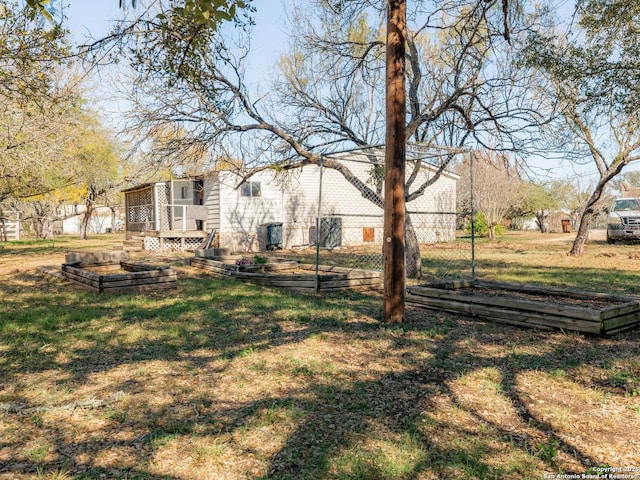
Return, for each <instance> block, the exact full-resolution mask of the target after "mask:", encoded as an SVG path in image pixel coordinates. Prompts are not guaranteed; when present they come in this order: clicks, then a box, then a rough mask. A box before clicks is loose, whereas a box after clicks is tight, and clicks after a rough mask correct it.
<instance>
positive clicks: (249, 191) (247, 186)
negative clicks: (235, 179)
mask: <svg viewBox="0 0 640 480" xmlns="http://www.w3.org/2000/svg"><path fill="white" fill-rule="evenodd" d="M240 195H242V196H243V197H261V196H262V189H261V188H260V182H244V183H243V184H242V185H240Z"/></svg>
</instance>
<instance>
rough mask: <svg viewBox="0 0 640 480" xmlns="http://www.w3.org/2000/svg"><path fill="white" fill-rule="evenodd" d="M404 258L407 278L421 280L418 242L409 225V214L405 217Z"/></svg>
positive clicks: (411, 225) (410, 224) (420, 259)
mask: <svg viewBox="0 0 640 480" xmlns="http://www.w3.org/2000/svg"><path fill="white" fill-rule="evenodd" d="M405 236H406V240H405V256H406V264H405V268H406V272H407V278H422V257H421V256H420V242H419V241H418V236H417V235H416V231H415V229H414V228H413V224H412V223H411V217H410V216H409V214H407V216H406V217H405Z"/></svg>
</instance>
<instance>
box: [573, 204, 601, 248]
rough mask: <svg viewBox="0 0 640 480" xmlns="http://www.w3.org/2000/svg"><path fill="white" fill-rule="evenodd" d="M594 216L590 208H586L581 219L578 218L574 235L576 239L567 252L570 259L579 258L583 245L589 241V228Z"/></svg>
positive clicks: (593, 211)
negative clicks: (578, 223) (576, 230)
mask: <svg viewBox="0 0 640 480" xmlns="http://www.w3.org/2000/svg"><path fill="white" fill-rule="evenodd" d="M595 215H596V212H595V210H594V209H593V208H592V207H590V208H587V209H586V210H585V211H584V213H583V214H582V217H581V218H580V226H579V227H578V233H577V234H576V238H575V239H574V240H573V245H572V246H571V250H569V252H568V253H567V255H569V256H572V257H579V256H581V255H582V254H583V253H584V245H585V243H587V240H588V239H589V228H590V227H591V221H592V220H593V217H595Z"/></svg>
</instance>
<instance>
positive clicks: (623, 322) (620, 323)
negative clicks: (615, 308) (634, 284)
mask: <svg viewBox="0 0 640 480" xmlns="http://www.w3.org/2000/svg"><path fill="white" fill-rule="evenodd" d="M638 323H640V311H638V310H636V311H635V312H628V313H626V314H624V315H620V316H618V317H613V318H607V319H605V320H603V321H602V331H603V333H610V332H616V331H621V330H626V329H629V328H631V327H633V326H635V325H637V324H638Z"/></svg>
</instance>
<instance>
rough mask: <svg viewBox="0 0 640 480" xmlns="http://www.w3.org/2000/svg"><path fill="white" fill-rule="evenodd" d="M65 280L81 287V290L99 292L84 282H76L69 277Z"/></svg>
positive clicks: (95, 287) (96, 288)
mask: <svg viewBox="0 0 640 480" xmlns="http://www.w3.org/2000/svg"><path fill="white" fill-rule="evenodd" d="M66 278H67V280H69V281H70V282H72V283H75V284H77V285H80V286H81V287H83V288H85V289H87V290H91V291H93V292H99V291H100V289H99V288H98V287H97V286H93V285H90V284H88V283H86V282H84V281H82V280H76V279H74V278H71V277H66Z"/></svg>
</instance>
